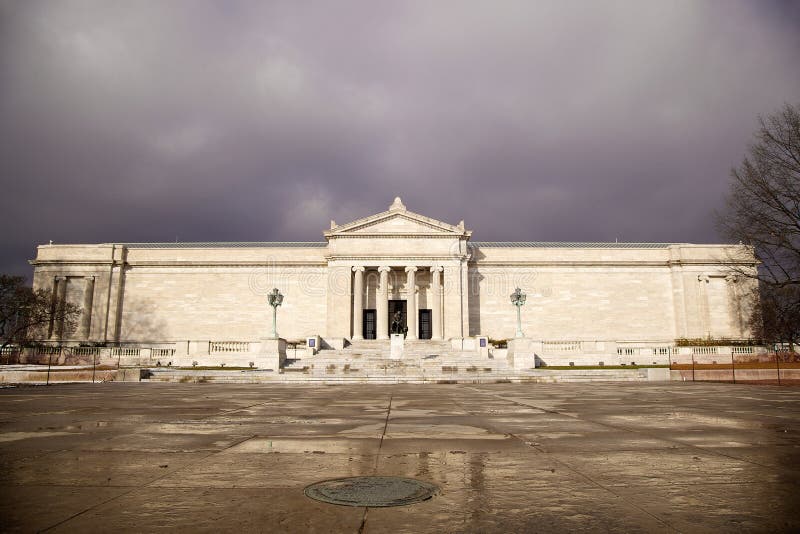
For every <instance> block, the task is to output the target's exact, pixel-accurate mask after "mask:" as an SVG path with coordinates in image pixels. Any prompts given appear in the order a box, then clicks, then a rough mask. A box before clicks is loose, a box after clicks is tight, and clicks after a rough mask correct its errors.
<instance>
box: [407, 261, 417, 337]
mask: <svg viewBox="0 0 800 534" xmlns="http://www.w3.org/2000/svg"><path fill="white" fill-rule="evenodd" d="M416 289H417V268H416V267H414V266H413V265H411V266H409V267H406V318H407V322H408V325H407V326H408V337H407V339H409V340H411V341H413V340H415V339H417V321H418V319H417V293H416Z"/></svg>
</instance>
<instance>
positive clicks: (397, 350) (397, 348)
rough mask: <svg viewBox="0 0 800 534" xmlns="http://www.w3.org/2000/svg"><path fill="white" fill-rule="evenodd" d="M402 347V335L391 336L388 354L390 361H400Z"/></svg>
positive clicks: (403, 340) (403, 343)
mask: <svg viewBox="0 0 800 534" xmlns="http://www.w3.org/2000/svg"><path fill="white" fill-rule="evenodd" d="M404 345H405V339H403V334H392V340H391V341H390V348H391V352H390V353H389V358H391V359H392V360H402V359H403V347H404Z"/></svg>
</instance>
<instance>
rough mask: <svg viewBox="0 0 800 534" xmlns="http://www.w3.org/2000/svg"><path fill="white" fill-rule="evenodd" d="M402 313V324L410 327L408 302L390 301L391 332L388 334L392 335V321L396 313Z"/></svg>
mask: <svg viewBox="0 0 800 534" xmlns="http://www.w3.org/2000/svg"><path fill="white" fill-rule="evenodd" d="M398 311H399V312H400V315H401V316H402V319H401V324H402V325H403V326H404V327H405V326H408V320H407V317H406V301H404V300H390V301H389V321H388V325H389V326H388V328H389V331H388V332H386V334H391V333H392V319H393V318H394V312H398Z"/></svg>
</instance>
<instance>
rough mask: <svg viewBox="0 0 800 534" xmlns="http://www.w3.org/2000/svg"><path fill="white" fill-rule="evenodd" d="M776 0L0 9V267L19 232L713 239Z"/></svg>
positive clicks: (25, 239) (779, 90)
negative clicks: (458, 228)
mask: <svg viewBox="0 0 800 534" xmlns="http://www.w3.org/2000/svg"><path fill="white" fill-rule="evenodd" d="M798 5H800V3H797V2H778V1H763V0H753V1H750V2H737V1H717V2H702V1H699V0H691V1H653V2H645V1H640V0H630V1H622V2H607V1H597V0H592V1H588V0H587V1H564V0H558V1H553V2H539V1H532V0H523V1H519V2H517V1H486V2H467V1H463V0H459V1H455V0H454V1H449V2H447V1H432V0H422V1H419V2H416V1H411V2H404V1H396V0H392V1H376V0H365V1H353V2H349V1H341V0H337V1H321V2H298V1H296V0H289V1H285V2H269V1H265V0H264V1H262V0H259V1H252V2H245V1H242V2H236V1H232V0H225V1H223V0H219V1H210V0H208V1H201V0H195V1H175V0H173V1H163V0H157V1H152V2H148V1H143V0H128V1H124V2H115V1H110V0H98V1H95V2H92V1H67V0H59V1H34V0H19V1H9V0H0V185H1V186H2V189H0V195H2V197H1V198H2V203H1V208H2V219H1V220H2V229H3V231H2V236H0V240H2V241H0V243H2V247H1V249H0V272H7V273H8V272H11V273H19V274H26V275H30V272H31V269H30V266H29V265H28V264H27V260H28V259H31V258H33V257H34V256H35V247H36V245H37V244H41V243H46V242H47V241H48V240H51V239H52V240H53V241H54V242H56V243H98V242H125V241H175V240H176V239H177V240H180V241H271V240H272V241H274V240H301V241H320V240H322V231H323V230H324V229H326V228H327V227H328V226H329V221H330V219H336V220H337V221H338V222H339V223H344V222H348V221H350V220H352V219H355V218H359V217H363V216H366V215H370V214H372V213H377V212H380V211H383V210H385V209H387V207H388V206H389V204H390V203H391V201H392V199H393V198H394V197H395V196H397V195H400V196H402V197H403V201H404V202H405V204H406V206H407V207H408V208H409V209H410V210H412V211H416V212H419V213H422V214H423V215H427V216H430V217H434V218H438V219H442V220H444V221H447V222H450V223H453V224H455V223H457V222H458V221H459V220H460V219H464V220H465V221H466V225H467V227H468V228H470V229H472V230H473V240H476V241H487V240H531V241H561V240H564V241H613V240H615V239H619V240H620V241H680V242H684V241H689V242H718V241H719V237H718V236H717V234H716V231H715V228H714V222H713V216H712V211H713V210H714V209H715V208H718V207H720V205H721V203H722V201H723V196H724V194H725V191H726V190H727V184H728V180H729V171H730V168H731V166H733V165H735V164H737V163H738V162H739V160H740V159H741V158H742V156H743V155H744V152H745V150H746V148H747V144H748V143H749V142H750V139H751V136H752V133H753V131H754V130H755V128H756V126H757V116H758V115H759V114H769V113H772V112H774V111H775V110H777V109H778V108H779V107H780V106H781V105H782V104H783V103H784V102H793V103H796V102H800V68H799V65H800V63H798V57H800V8H799V7H798Z"/></svg>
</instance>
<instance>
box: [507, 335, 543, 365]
mask: <svg viewBox="0 0 800 534" xmlns="http://www.w3.org/2000/svg"><path fill="white" fill-rule="evenodd" d="M537 352H538V353H541V352H542V342H541V341H534V340H533V339H530V338H527V337H515V338H514V339H509V340H508V353H507V358H508V364H509V365H510V366H511V367H513V368H514V369H517V370H519V369H533V368H534V367H536V353H537Z"/></svg>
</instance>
